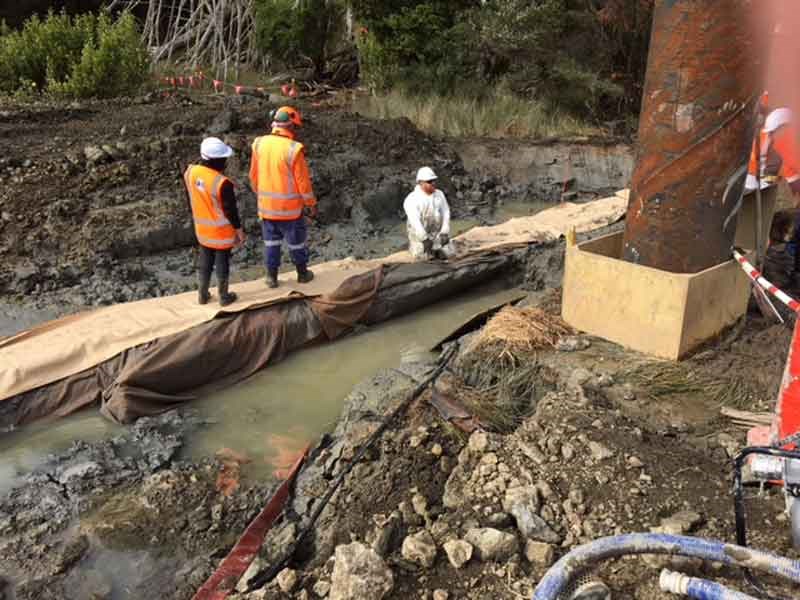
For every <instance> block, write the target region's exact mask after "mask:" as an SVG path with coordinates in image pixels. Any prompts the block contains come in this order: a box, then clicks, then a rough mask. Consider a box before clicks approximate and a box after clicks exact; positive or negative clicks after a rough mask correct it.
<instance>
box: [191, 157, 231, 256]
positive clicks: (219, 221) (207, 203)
mask: <svg viewBox="0 0 800 600" xmlns="http://www.w3.org/2000/svg"><path fill="white" fill-rule="evenodd" d="M226 181H228V179H227V178H226V177H225V176H224V175H223V174H222V173H220V172H218V171H215V170H214V169H211V168H209V167H204V166H202V165H189V168H187V169H186V173H184V182H185V184H186V189H187V190H188V191H189V198H190V200H191V205H192V218H193V220H194V232H195V235H196V236H197V241H198V242H200V244H202V245H203V246H206V247H208V248H215V249H218V250H227V249H229V248H232V247H233V246H234V244H235V242H236V232H235V230H234V228H233V225H231V223H230V221H229V220H228V219H227V217H225V212H224V211H223V210H222V203H221V202H220V190H221V189H222V184H223V183H225V182H226Z"/></svg>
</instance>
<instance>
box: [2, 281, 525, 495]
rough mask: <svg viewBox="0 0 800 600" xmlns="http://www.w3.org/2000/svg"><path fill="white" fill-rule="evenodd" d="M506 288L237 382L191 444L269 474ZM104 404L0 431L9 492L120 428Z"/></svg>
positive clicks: (212, 404)
mask: <svg viewBox="0 0 800 600" xmlns="http://www.w3.org/2000/svg"><path fill="white" fill-rule="evenodd" d="M518 295H519V291H518V290H507V289H506V290H504V289H502V288H500V287H499V286H498V285H495V286H493V287H486V286H483V287H480V288H476V289H474V290H472V291H470V292H468V293H466V294H463V295H461V296H459V297H456V298H452V299H450V300H446V301H442V302H439V303H437V304H435V305H432V306H429V307H427V308H425V309H423V310H421V311H418V312H416V313H414V314H411V315H407V316H405V317H401V318H398V319H395V320H392V321H389V322H387V323H385V324H382V325H379V326H376V327H374V328H370V329H367V330H364V331H362V332H360V333H357V334H354V335H351V336H349V337H346V338H344V339H342V340H339V341H337V342H334V343H331V344H326V345H321V346H317V347H313V348H309V349H306V350H302V351H299V352H296V353H294V354H293V355H290V356H289V357H288V358H287V359H285V360H284V361H283V362H280V363H277V364H275V365H273V366H271V367H269V368H268V369H266V370H264V371H263V372H261V373H259V374H257V375H255V376H254V377H252V378H250V379H249V380H247V381H245V382H244V383H241V384H239V385H237V386H234V387H232V388H229V389H227V390H223V391H220V392H216V393H214V394H211V395H209V396H207V397H203V398H201V399H199V400H198V401H196V402H194V403H193V404H192V408H193V409H194V410H196V411H198V412H199V413H200V415H201V416H202V418H203V421H204V422H206V423H207V425H206V426H204V427H202V428H201V429H199V430H198V431H197V433H195V434H194V436H192V437H191V438H190V439H188V440H185V442H184V446H183V448H182V451H181V452H182V454H183V457H184V458H190V459H200V458H202V457H206V456H211V455H214V454H215V453H216V452H218V451H219V450H221V449H223V448H229V449H231V450H233V451H235V452H236V453H238V454H242V455H244V456H246V457H247V458H248V459H249V460H250V462H249V463H248V464H247V465H245V466H244V468H243V473H242V474H243V476H244V477H246V478H250V477H255V478H262V477H269V476H270V475H271V473H272V471H273V470H274V469H275V468H276V467H281V466H283V464H284V463H285V461H286V460H287V456H289V455H290V454H291V453H293V452H294V451H295V450H297V449H299V448H302V447H303V446H304V445H305V444H306V443H309V442H312V441H314V440H316V439H318V438H319V436H320V435H322V434H323V433H324V432H326V431H328V430H330V429H332V427H333V424H334V422H335V421H336V419H337V417H338V415H339V412H340V410H341V406H342V402H343V400H344V398H345V397H346V396H347V394H348V393H349V392H350V391H351V389H352V388H353V386H354V385H355V384H356V383H358V382H359V381H361V380H363V379H366V378H367V377H369V376H371V375H372V374H374V373H375V372H376V371H378V370H379V369H381V368H392V367H397V366H398V365H400V364H401V363H403V362H409V361H419V360H423V359H425V358H428V357H429V356H430V354H429V352H428V351H429V348H430V346H431V345H432V344H434V343H436V342H437V341H438V340H439V339H441V337H443V336H445V335H447V334H448V333H450V332H451V331H452V330H453V329H455V328H456V327H458V326H459V325H460V324H461V323H462V322H464V321H465V320H466V319H468V318H469V317H470V316H472V315H473V314H475V313H476V312H479V311H481V310H483V309H485V308H487V307H489V306H493V305H495V304H497V303H499V302H503V301H505V300H508V299H510V298H512V297H514V296H518ZM121 429H122V428H120V427H119V426H116V425H114V424H112V423H110V422H108V421H106V420H105V419H104V418H103V417H101V416H100V415H99V414H98V413H97V412H96V411H93V410H92V411H84V412H81V413H79V414H76V415H73V416H70V417H67V418H63V419H59V420H57V421H53V422H49V423H39V424H34V425H32V426H28V427H24V428H21V429H19V430H16V431H14V432H12V433H10V434H6V435H3V436H0V494H2V493H4V492H6V491H8V489H10V488H11V487H12V486H13V485H14V483H15V481H17V480H18V478H19V476H21V475H23V474H24V473H26V472H29V471H31V470H33V469H35V468H36V467H37V466H39V465H41V464H43V463H44V462H46V460H47V456H48V454H51V453H57V452H59V451H63V450H65V449H67V448H68V447H69V446H70V445H71V444H72V443H73V442H74V441H75V440H81V441H85V442H93V441H98V440H102V439H107V438H109V437H111V436H113V435H116V434H118V433H119V432H120V430H121Z"/></svg>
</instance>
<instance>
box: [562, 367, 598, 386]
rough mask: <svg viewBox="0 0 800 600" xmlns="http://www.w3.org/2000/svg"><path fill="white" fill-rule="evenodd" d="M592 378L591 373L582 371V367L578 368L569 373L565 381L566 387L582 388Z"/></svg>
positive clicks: (585, 370)
mask: <svg viewBox="0 0 800 600" xmlns="http://www.w3.org/2000/svg"><path fill="white" fill-rule="evenodd" d="M592 378H593V375H592V372H591V371H589V370H588V369H584V368H583V367H578V368H577V369H575V370H574V371H572V373H570V376H569V379H567V387H568V388H572V387H583V386H584V385H586V384H587V383H589V382H590V381H591V380H592Z"/></svg>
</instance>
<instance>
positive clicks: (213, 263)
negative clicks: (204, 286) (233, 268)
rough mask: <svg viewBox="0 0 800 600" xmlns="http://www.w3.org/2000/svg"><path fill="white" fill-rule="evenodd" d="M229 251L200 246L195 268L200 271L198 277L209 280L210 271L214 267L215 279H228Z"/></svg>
mask: <svg viewBox="0 0 800 600" xmlns="http://www.w3.org/2000/svg"><path fill="white" fill-rule="evenodd" d="M230 262H231V251H230V249H228V250H216V249H214V248H206V247H205V246H200V256H199V257H198V261H197V268H198V271H199V272H200V277H202V278H203V279H204V280H207V281H210V280H211V272H212V271H213V270H214V268H216V270H217V281H219V280H220V279H228V275H229V273H230Z"/></svg>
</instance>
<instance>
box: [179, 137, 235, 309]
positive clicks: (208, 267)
mask: <svg viewBox="0 0 800 600" xmlns="http://www.w3.org/2000/svg"><path fill="white" fill-rule="evenodd" d="M232 154H233V149H232V148H231V147H230V146H228V145H227V144H225V143H224V142H223V141H222V140H220V139H218V138H213V137H211V138H206V139H204V140H203V143H202V144H201V145H200V157H201V160H200V162H199V164H196V165H189V167H188V168H187V169H186V172H185V173H184V176H183V178H184V183H185V184H186V190H187V191H188V193H189V201H190V203H191V207H192V218H193V220H194V232H195V235H196V236H197V242H198V243H199V244H200V257H199V258H200V260H199V267H198V271H199V272H198V279H199V289H198V293H197V301H198V302H199V303H200V304H206V303H208V301H209V300H210V299H211V294H210V293H209V291H208V288H209V285H210V284H211V273H212V272H213V270H214V269H215V268H216V271H217V286H218V289H219V303H220V304H221V305H222V306H227V305H228V304H231V303H232V302H234V301H235V300H236V294H234V293H233V292H229V291H228V281H229V276H230V259H231V249H233V248H234V247H235V246H239V245H241V244H242V243H244V240H245V235H244V232H243V231H242V223H241V219H240V218H239V209H238V207H237V206H236V195H235V192H234V189H233V183H231V181H230V179H228V178H227V177H225V175H223V174H222V172H223V171H224V170H225V164H226V162H227V160H228V157H230V156H231V155H232Z"/></svg>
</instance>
